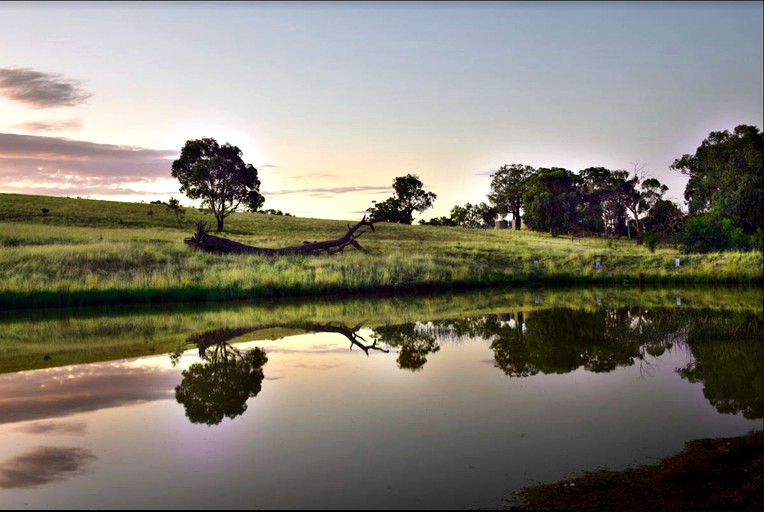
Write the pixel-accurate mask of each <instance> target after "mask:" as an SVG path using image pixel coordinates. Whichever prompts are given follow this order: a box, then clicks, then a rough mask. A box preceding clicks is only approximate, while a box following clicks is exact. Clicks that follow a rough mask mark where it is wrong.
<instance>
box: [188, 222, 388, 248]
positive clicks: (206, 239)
mask: <svg viewBox="0 0 764 512" xmlns="http://www.w3.org/2000/svg"><path fill="white" fill-rule="evenodd" d="M379 220H381V219H375V220H367V219H366V216H364V218H363V219H361V221H360V222H358V223H357V224H356V225H355V226H352V227H351V226H350V225H348V231H347V233H345V235H344V236H342V237H340V238H335V239H334V240H324V241H321V242H304V243H303V244H302V245H295V246H292V247H282V248H279V249H269V248H265V247H254V246H251V245H246V244H242V243H239V242H234V241H233V240H228V239H227V238H221V237H219V236H214V235H210V234H209V233H207V232H206V231H205V223H204V222H198V223H197V224H196V233H194V236H192V237H190V238H186V239H185V240H184V242H185V243H186V244H188V245H190V246H192V247H195V248H197V249H199V250H202V251H205V252H215V253H222V254H259V255H261V256H283V255H286V254H314V255H316V254H321V253H322V252H326V253H327V254H336V253H338V252H341V251H342V250H343V249H344V248H345V247H347V246H348V245H351V246H353V247H355V248H356V249H358V250H359V251H362V252H367V251H366V249H364V248H363V247H361V244H359V243H358V241H357V239H358V237H360V236H361V235H363V234H364V233H365V231H363V230H361V228H362V227H363V226H369V227H370V228H371V230H372V231H374V222H377V221H379Z"/></svg>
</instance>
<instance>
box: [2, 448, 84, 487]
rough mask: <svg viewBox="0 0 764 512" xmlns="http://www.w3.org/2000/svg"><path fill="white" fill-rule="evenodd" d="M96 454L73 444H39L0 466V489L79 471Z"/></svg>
mask: <svg viewBox="0 0 764 512" xmlns="http://www.w3.org/2000/svg"><path fill="white" fill-rule="evenodd" d="M96 458H97V457H96V456H95V455H93V454H92V452H91V451H90V450H86V449H83V448H76V447H70V448H66V447H58V446H39V447H37V448H34V449H32V450H31V451H29V452H27V453H24V454H22V455H19V456H18V457H14V458H12V459H10V460H8V461H6V462H4V463H3V464H2V465H1V466H0V489H17V488H20V487H38V486H40V485H45V484H49V483H52V482H60V481H63V480H67V479H68V478H70V477H73V476H76V475H79V474H82V472H83V470H82V467H83V466H84V465H86V464H88V463H89V462H92V461H94V460H95V459H96Z"/></svg>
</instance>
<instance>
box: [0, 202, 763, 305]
mask: <svg viewBox="0 0 764 512" xmlns="http://www.w3.org/2000/svg"><path fill="white" fill-rule="evenodd" d="M198 220H205V221H208V223H209V225H214V218H213V217H212V216H210V215H204V214H202V213H201V212H199V211H198V210H196V209H192V208H189V209H187V210H186V214H185V215H184V216H183V217H182V218H180V219H178V218H176V216H175V215H174V214H173V213H172V212H170V211H169V210H167V209H166V208H165V207H164V206H163V205H156V204H145V203H122V202H113V201H98V200H90V199H70V198H62V197H47V196H26V195H16V194H0V307H3V308H17V307H61V306H80V305H95V304H103V305H107V304H121V303H153V302H183V301H217V300H229V299H246V298H257V297H274V296H296V295H320V294H348V293H353V294H357V293H372V292H376V291H399V290H433V289H453V288H462V287H482V286H490V285H498V284H514V285H536V284H589V283H592V284H594V283H596V284H622V283H624V282H629V283H632V284H637V283H652V284H658V283H661V284H693V283H730V284H731V283H746V284H750V283H761V280H762V254H761V253H760V252H752V253H738V252H730V253H721V254H720V253H712V254H703V255H700V254H698V255H680V254H679V252H678V249H677V248H676V247H672V246H665V247H661V246H659V247H658V249H657V250H656V251H655V252H654V253H650V252H649V251H648V250H647V248H646V247H643V246H638V245H636V243H635V242H634V241H629V240H613V239H602V238H575V239H573V238H571V237H570V236H560V237H557V238H552V237H551V236H549V235H547V234H541V233H533V232H527V231H521V232H516V231H511V230H467V229H462V228H454V227H435V226H403V225H398V224H386V223H380V224H377V225H376V231H375V232H371V231H368V232H367V233H365V234H364V235H363V236H362V237H361V239H360V240H359V241H360V242H361V244H362V245H363V246H364V247H365V248H366V249H368V250H370V251H371V254H363V253H361V252H359V251H356V250H353V249H352V248H349V249H347V250H346V251H345V252H344V253H342V254H338V255H335V256H318V257H307V256H290V257H281V258H275V259H274V258H269V257H262V256H249V255H247V256H242V255H235V256H233V255H227V256H220V255H212V254H204V253H200V252H197V251H194V250H192V249H190V248H188V247H187V246H186V245H185V244H184V243H183V238H185V237H187V236H190V235H191V234H192V233H193V231H194V226H195V224H196V222H197V221H198ZM357 220H359V219H348V221H347V222H345V221H335V220H320V219H305V218H296V217H282V216H271V215H264V214H256V213H235V214H233V215H231V216H230V217H228V218H227V219H226V224H225V226H226V229H225V232H224V233H223V234H222V236H226V237H229V238H232V239H235V240H237V241H240V242H243V243H247V244H251V245H257V246H262V247H281V246H287V245H296V244H300V243H302V242H303V241H313V240H323V239H329V238H336V237H338V236H340V235H342V234H343V233H344V232H345V230H346V229H347V224H348V222H350V223H353V222H355V221H357ZM677 257H678V258H681V265H680V266H679V267H677V266H675V258H677ZM534 260H538V265H535V264H534ZM597 261H599V262H600V268H596V265H595V262H597Z"/></svg>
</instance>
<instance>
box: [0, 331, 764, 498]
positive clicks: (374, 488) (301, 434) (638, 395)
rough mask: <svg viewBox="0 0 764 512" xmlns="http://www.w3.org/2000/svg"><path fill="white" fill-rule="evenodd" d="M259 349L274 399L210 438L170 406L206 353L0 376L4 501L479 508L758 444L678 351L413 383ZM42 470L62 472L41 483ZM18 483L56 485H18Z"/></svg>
mask: <svg viewBox="0 0 764 512" xmlns="http://www.w3.org/2000/svg"><path fill="white" fill-rule="evenodd" d="M361 334H362V335H363V336H364V337H365V338H366V339H367V340H368V339H369V336H368V334H369V332H368V331H361ZM254 346H259V347H261V348H264V349H265V351H266V352H267V355H268V363H266V365H265V366H264V368H263V369H264V373H265V381H264V382H263V387H262V391H261V392H260V393H259V394H258V395H257V396H256V397H255V398H252V399H250V400H249V401H248V403H247V404H248V409H247V410H246V412H244V413H243V414H242V415H241V416H238V417H236V418H234V419H233V420H230V419H227V418H226V419H224V420H223V421H222V422H221V423H220V424H219V425H216V426H207V425H199V424H192V423H190V422H189V421H188V420H187V419H186V417H185V415H184V410H183V407H182V406H181V405H180V404H178V403H177V402H176V401H175V399H174V388H175V386H176V385H178V384H179V383H180V382H181V371H182V369H183V368H187V367H188V366H189V365H190V364H191V363H194V362H198V356H197V352H196V351H195V350H190V351H187V352H186V353H185V354H184V355H183V357H182V358H181V361H180V365H179V366H178V367H175V368H173V367H172V365H171V364H170V360H169V356H167V355H164V356H154V357H149V358H140V359H135V360H125V361H117V362H111V363H103V364H93V365H82V366H76V367H67V368H59V369H50V370H41V371H35V372H22V373H18V374H11V375H1V376H0V396H2V398H0V439H2V440H3V441H2V444H0V475H2V476H0V487H2V489H0V502H2V503H3V504H4V506H5V507H8V508H52V507H53V508H101V509H104V508H130V507H136V508H230V509H242V508H305V507H308V508H310V507H315V508H375V507H378V508H388V509H399V508H408V507H411V508H478V507H481V506H484V507H485V506H494V505H497V504H498V500H499V499H501V498H502V497H504V496H505V495H507V494H508V493H509V492H510V491H512V490H514V489H517V488H519V487H521V486H524V485H528V484H530V483H533V482H534V481H549V480H554V479H558V478H563V477H566V476H569V475H570V474H571V473H574V472H579V471H584V470H587V469H596V468H598V467H603V466H608V467H611V468H619V467H625V466H626V465H629V464H642V463H648V462H653V461H654V460H655V459H656V458H660V457H663V456H666V455H669V454H672V453H675V452H678V451H679V450H681V449H682V447H683V443H684V442H685V441H688V440H690V439H696V438H701V437H717V436H726V435H739V434H743V433H745V432H747V431H748V430H750V429H754V428H760V421H758V420H756V421H750V420H746V419H744V418H742V416H740V415H721V414H719V413H718V412H716V410H715V409H714V408H713V407H712V406H711V405H709V403H708V401H707V400H706V399H705V398H704V397H703V385H702V384H690V383H688V382H687V381H686V380H683V379H681V377H680V376H679V375H678V374H677V373H676V372H675V371H674V369H675V368H676V367H679V366H684V365H685V364H687V362H689V361H690V360H691V356H690V354H689V353H688V352H686V351H685V350H683V349H680V348H676V347H675V348H673V349H671V350H669V351H667V352H666V353H665V354H664V355H663V356H661V357H660V358H653V357H648V358H647V362H646V363H642V364H641V365H640V363H639V362H637V364H635V365H634V366H631V367H628V368H618V369H616V370H615V371H612V372H609V373H601V374H595V373H591V372H587V371H584V370H583V369H579V370H576V371H573V372H570V373H567V374H561V375H543V374H538V375H535V376H532V377H527V378H510V377H507V376H506V375H505V374H504V373H503V371H502V370H501V369H499V368H495V367H494V358H493V352H492V351H491V350H490V348H489V345H488V343H486V342H485V341H483V340H474V339H466V340H463V341H462V342H448V341H441V350H440V351H438V352H436V353H431V354H429V355H428V356H427V363H426V365H424V367H422V369H421V370H420V371H417V372H411V371H407V370H401V369H399V368H398V367H397V365H396V357H397V355H398V354H397V353H396V352H397V350H396V349H393V350H391V351H390V353H388V354H385V353H382V352H378V351H370V352H369V355H368V356H367V355H366V354H365V353H364V352H363V351H362V350H360V349H359V348H358V347H354V348H353V349H352V350H351V349H350V347H349V343H348V340H347V339H346V338H343V337H342V336H340V335H337V334H327V333H322V334H306V335H300V336H293V337H288V338H285V339H281V340H276V341H258V342H252V343H245V344H239V345H237V347H238V348H239V349H241V350H244V349H246V348H252V347H254ZM53 445H55V446H53ZM53 448H55V450H54V449H53ZM56 450H58V451H56ZM46 457H47V460H50V461H54V462H55V463H53V464H51V465H50V469H49V470H47V469H38V470H35V469H34V468H36V467H38V466H35V464H37V463H39V462H40V461H44V460H46ZM14 468H26V470H27V472H30V471H31V472H32V473H34V474H36V475H37V476H38V477H39V478H40V479H41V481H40V482H38V483H40V484H43V483H44V484H45V485H38V486H37V487H28V486H26V485H24V483H23V482H26V481H24V480H21V481H14V480H13V479H12V478H11V477H8V476H7V475H8V473H7V472H8V471H9V470H13V469H14ZM27 504H28V505H27Z"/></svg>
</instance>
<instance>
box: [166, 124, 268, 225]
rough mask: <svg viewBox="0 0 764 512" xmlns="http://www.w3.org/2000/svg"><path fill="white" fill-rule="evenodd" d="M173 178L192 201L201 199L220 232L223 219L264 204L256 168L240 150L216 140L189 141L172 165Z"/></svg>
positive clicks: (254, 209) (253, 209) (255, 208)
mask: <svg viewBox="0 0 764 512" xmlns="http://www.w3.org/2000/svg"><path fill="white" fill-rule="evenodd" d="M172 176H173V177H174V178H177V179H178V181H180V185H181V187H180V191H181V192H183V193H185V194H186V195H187V196H188V197H189V198H191V199H201V200H202V205H204V206H206V207H207V208H209V210H210V211H211V212H212V214H213V215H214V216H215V219H216V220H217V229H218V231H222V230H223V220H224V219H225V218H226V217H227V216H228V215H230V214H231V213H233V212H234V211H236V210H237V209H238V208H239V206H241V205H244V206H245V207H247V208H248V209H250V210H252V211H256V210H257V209H258V208H260V207H261V206H262V205H263V202H264V198H263V196H262V195H260V180H259V179H258V177H257V169H255V168H254V167H253V166H252V164H246V163H244V161H243V160H242V158H241V150H240V149H239V148H238V147H236V146H232V145H230V144H228V143H226V144H224V145H222V146H221V145H219V144H218V143H217V141H216V140H215V139H212V138H202V139H196V140H189V141H187V142H186V145H185V146H183V149H182V150H181V153H180V158H178V159H177V160H175V161H174V162H173V163H172Z"/></svg>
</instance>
